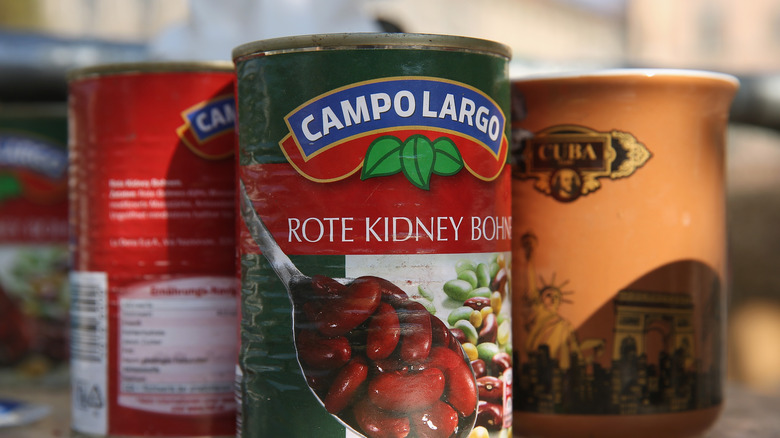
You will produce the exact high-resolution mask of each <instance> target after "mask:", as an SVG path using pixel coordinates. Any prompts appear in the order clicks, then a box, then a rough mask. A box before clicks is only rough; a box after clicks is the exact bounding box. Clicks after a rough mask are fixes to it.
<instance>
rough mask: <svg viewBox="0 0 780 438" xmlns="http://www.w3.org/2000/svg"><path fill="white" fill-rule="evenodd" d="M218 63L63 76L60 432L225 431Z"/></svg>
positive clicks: (228, 109)
mask: <svg viewBox="0 0 780 438" xmlns="http://www.w3.org/2000/svg"><path fill="white" fill-rule="evenodd" d="M234 77H235V75H234V72H233V67H232V64H230V63H145V64H119V65H104V66H96V67H90V68H86V69H81V70H77V71H75V72H72V73H71V75H70V76H69V103H68V111H69V120H70V128H71V129H70V132H69V141H68V146H69V155H70V174H69V186H70V226H71V233H70V234H71V257H72V262H73V264H72V267H71V274H70V283H71V293H72V307H71V321H72V329H71V338H72V345H71V352H72V354H71V379H72V388H73V389H72V394H73V396H72V412H73V429H74V431H75V432H76V433H77V434H88V435H91V436H93V435H97V436H178V437H182V436H218V435H224V436H227V435H231V434H234V431H235V411H236V405H235V401H234V396H233V387H232V385H233V378H234V377H233V376H234V367H235V353H236V344H237V342H236V328H235V327H236V297H237V287H236V281H235V268H234V266H235V263H234V260H235V257H234V240H235V236H234V233H235V231H234V230H235V225H234V224H235V219H234V218H235V214H234V187H235V183H234V174H235V172H234V166H233V159H232V156H233V150H234V140H235V134H234V125H235V105H234V98H233V86H234Z"/></svg>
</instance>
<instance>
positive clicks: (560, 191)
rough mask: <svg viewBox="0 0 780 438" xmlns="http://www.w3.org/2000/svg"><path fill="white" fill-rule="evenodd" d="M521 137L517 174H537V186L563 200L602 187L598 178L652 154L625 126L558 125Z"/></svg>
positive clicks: (625, 171) (629, 168) (627, 169)
mask: <svg viewBox="0 0 780 438" xmlns="http://www.w3.org/2000/svg"><path fill="white" fill-rule="evenodd" d="M513 137H514V138H521V139H522V140H520V141H519V144H516V145H515V147H516V148H518V149H519V152H520V153H519V154H518V156H519V157H520V162H519V163H517V164H518V166H517V167H516V171H515V176H516V177H519V178H521V179H536V183H535V184H534V187H535V188H536V190H538V191H540V192H542V193H544V194H546V195H549V196H552V197H553V198H555V199H556V200H558V201H561V202H572V201H574V200H576V199H577V198H579V197H580V196H582V195H587V194H588V193H591V192H594V191H596V190H598V189H599V188H600V187H601V183H600V182H599V179H600V178H610V179H613V180H614V179H618V178H625V177H627V176H629V175H631V174H633V173H634V172H635V171H636V170H637V169H638V168H639V167H641V166H642V165H644V164H645V163H646V162H647V160H649V159H650V157H651V156H652V154H651V153H650V151H649V150H648V149H647V148H646V147H645V146H644V145H643V144H642V143H640V142H639V141H638V140H637V139H636V138H635V137H634V136H633V135H631V134H630V133H628V132H621V131H616V130H613V131H610V132H598V131H594V130H592V129H589V128H585V127H582V126H575V125H559V126H553V127H550V128H547V129H545V130H543V131H540V132H538V133H536V134H533V135H532V136H530V135H519V136H518V135H513Z"/></svg>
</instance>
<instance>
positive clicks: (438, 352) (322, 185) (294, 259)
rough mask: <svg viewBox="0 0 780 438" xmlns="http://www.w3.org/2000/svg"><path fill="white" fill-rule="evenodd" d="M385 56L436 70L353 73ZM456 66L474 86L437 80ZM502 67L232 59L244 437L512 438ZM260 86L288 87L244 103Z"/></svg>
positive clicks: (346, 53) (325, 54) (362, 57)
mask: <svg viewBox="0 0 780 438" xmlns="http://www.w3.org/2000/svg"><path fill="white" fill-rule="evenodd" d="M384 56H389V57H390V58H393V59H399V60H400V59H403V60H404V61H403V63H406V64H408V63H412V64H414V63H417V62H420V60H422V59H427V60H430V59H435V62H433V63H432V64H434V65H437V66H436V67H433V68H431V69H430V71H423V72H422V73H423V74H424V75H420V76H414V75H408V74H403V69H402V68H400V67H399V66H391V65H387V70H383V73H384V75H383V76H381V77H377V75H376V72H372V71H370V69H365V68H364V69H362V70H361V69H358V70H354V69H353V68H352V67H354V66H356V65H364V66H368V65H376V64H375V63H376V62H380V59H385V61H381V62H380V64H383V65H386V64H387V61H386V59H387V58H383V57H384ZM347 59H349V62H348V65H350V66H352V67H349V68H346V67H339V66H340V65H347V64H340V61H339V60H347ZM469 62H473V63H474V64H471V65H472V67H470V68H471V69H473V70H471V72H472V73H474V75H473V76H469V75H468V74H467V75H459V74H453V73H452V72H453V71H455V70H458V69H457V68H454V66H455V65H460V66H464V65H470V64H469ZM312 63H313V64H312ZM505 63H506V60H505V59H504V58H500V57H497V56H488V55H477V54H469V53H460V52H457V51H454V52H448V51H438V50H412V49H401V50H390V49H382V50H326V51H313V52H304V53H290V54H278V55H277V54H274V55H271V56H262V57H251V58H248V59H245V60H242V61H239V62H238V63H237V69H238V70H237V71H238V78H239V79H238V80H239V85H238V90H239V94H238V100H239V102H238V108H239V125H240V129H239V137H240V145H239V154H240V155H239V159H240V165H239V177H240V180H241V182H242V185H241V190H240V192H239V195H240V196H242V197H244V199H245V200H246V202H245V204H244V205H243V206H242V208H241V211H242V217H243V220H240V221H239V247H240V261H241V281H242V283H241V287H242V297H243V298H242V312H243V319H242V327H241V343H242V344H241V348H240V351H241V355H240V367H239V375H240V376H241V379H240V389H239V397H241V399H242V401H243V404H242V412H241V419H240V425H241V435H242V436H246V437H250V436H272V435H273V436H277V435H278V436H290V437H296V436H300V437H305V436H306V437H307V436H311V435H312V434H316V435H317V436H323V437H350V436H368V437H374V436H388V434H393V436H396V435H397V436H410V437H411V436H418V437H419V436H430V434H431V433H434V432H433V431H434V430H436V434H437V435H436V436H443V437H448V436H468V434H469V433H470V431H472V429H474V428H475V427H481V428H484V429H486V430H485V433H488V432H489V433H490V434H491V436H493V435H495V436H498V434H499V433H501V431H502V430H503V433H507V428H509V426H510V424H511V412H512V408H511V399H512V395H511V388H512V385H511V365H512V364H511V323H510V320H509V315H510V313H511V295H510V292H509V290H510V281H511V280H510V269H511V256H510V254H511V252H510V249H511V245H510V239H511V206H510V198H511V196H510V193H509V188H510V186H509V184H510V178H511V175H510V172H509V167H508V164H507V151H508V142H507V135H506V132H507V131H506V128H507V127H506V117H505V114H506V108H507V107H508V93H503V92H496V91H495V90H504V89H505V88H503V87H505V86H506V84H507V79H506V78H505V76H504V75H505V69H504V67H505ZM438 64H440V65H438ZM304 65H306V66H312V65H316V66H318V68H323V69H325V68H327V69H328V72H329V73H328V75H326V76H327V77H328V78H329V79H328V80H325V81H322V82H320V81H310V80H304V79H303V75H304V74H311V72H309V73H306V72H305V71H304V70H300V71H299V70H298V68H299V67H298V66H304ZM426 65H428V64H426ZM300 68H302V67H300ZM258 69H259V70H258ZM257 71H263V74H264V75H267V76H266V77H265V78H266V79H265V80H273V79H272V78H278V77H285V75H287V73H286V72H290V71H292V72H296V73H292V77H289V76H288V79H286V80H289V86H286V87H282V88H285V89H286V90H287V91H285V93H287V92H290V94H288V95H286V96H285V94H283V93H282V92H281V88H280V91H278V92H276V91H272V90H271V89H268V90H266V91H269V92H271V93H272V94H271V95H269V96H268V98H267V99H265V100H264V101H263V104H262V109H261V108H257V107H254V106H253V102H256V100H255V95H256V94H258V93H259V92H260V86H259V82H258V81H259V80H260V79H259V76H258V75H257V74H256V72H257ZM476 72H479V73H476ZM467 77H470V79H467ZM265 115H270V117H269V118H265V117H264V116H265ZM288 406H296V409H295V410H291V409H288Z"/></svg>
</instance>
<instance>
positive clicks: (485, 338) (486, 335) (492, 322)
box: [478, 313, 498, 344]
mask: <svg viewBox="0 0 780 438" xmlns="http://www.w3.org/2000/svg"><path fill="white" fill-rule="evenodd" d="M497 337H498V320H497V319H496V315H495V314H492V313H488V314H487V315H485V319H483V320H482V328H481V329H480V330H479V338H478V339H479V341H478V342H479V343H480V344H481V343H483V342H496V338H497Z"/></svg>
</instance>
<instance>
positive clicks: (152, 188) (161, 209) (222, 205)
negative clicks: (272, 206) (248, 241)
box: [108, 178, 235, 222]
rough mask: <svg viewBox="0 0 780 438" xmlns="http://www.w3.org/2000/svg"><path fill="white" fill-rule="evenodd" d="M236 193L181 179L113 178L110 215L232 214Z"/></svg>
mask: <svg viewBox="0 0 780 438" xmlns="http://www.w3.org/2000/svg"><path fill="white" fill-rule="evenodd" d="M234 197H235V194H234V192H233V191H232V190H219V189H213V188H209V189H196V188H188V187H185V184H184V183H183V182H182V181H181V180H179V179H158V178H150V179H134V178H126V179H109V180H108V218H109V220H110V221H115V222H125V221H139V220H144V221H145V220H154V219H217V218H232V217H233V215H234V212H233V208H234V206H235V204H234Z"/></svg>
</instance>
